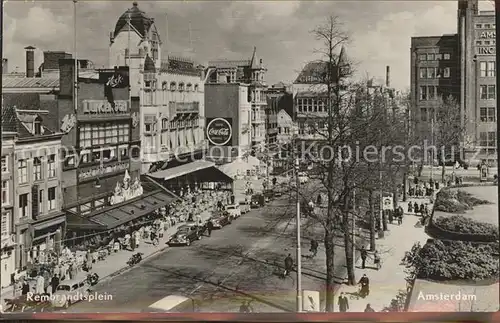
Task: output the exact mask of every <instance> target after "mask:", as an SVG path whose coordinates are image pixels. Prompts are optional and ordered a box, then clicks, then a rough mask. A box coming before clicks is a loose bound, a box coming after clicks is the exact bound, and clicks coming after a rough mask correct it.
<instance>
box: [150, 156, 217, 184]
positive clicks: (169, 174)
mask: <svg viewBox="0 0 500 323" xmlns="http://www.w3.org/2000/svg"><path fill="white" fill-rule="evenodd" d="M210 167H213V168H215V163H212V162H208V161H206V160H195V161H194V162H192V163H188V164H185V165H181V166H177V167H172V168H169V169H165V170H160V171H158V172H154V173H151V174H148V176H149V177H152V178H157V179H163V180H166V181H167V180H169V179H172V178H176V177H180V176H182V175H186V174H190V173H194V172H197V171H200V170H204V169H207V168H210Z"/></svg>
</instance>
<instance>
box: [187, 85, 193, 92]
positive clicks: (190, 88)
mask: <svg viewBox="0 0 500 323" xmlns="http://www.w3.org/2000/svg"><path fill="white" fill-rule="evenodd" d="M192 89H193V86H192V85H191V83H188V84H187V85H186V91H191V90H192Z"/></svg>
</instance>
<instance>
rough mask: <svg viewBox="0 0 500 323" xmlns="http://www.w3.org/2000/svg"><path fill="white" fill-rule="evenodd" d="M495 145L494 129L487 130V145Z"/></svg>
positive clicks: (495, 135)
mask: <svg viewBox="0 0 500 323" xmlns="http://www.w3.org/2000/svg"><path fill="white" fill-rule="evenodd" d="M496 146H497V133H496V131H490V132H488V147H496Z"/></svg>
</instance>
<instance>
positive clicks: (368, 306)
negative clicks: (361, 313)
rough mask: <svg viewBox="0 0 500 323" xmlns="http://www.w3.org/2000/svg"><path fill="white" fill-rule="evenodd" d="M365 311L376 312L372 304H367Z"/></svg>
mask: <svg viewBox="0 0 500 323" xmlns="http://www.w3.org/2000/svg"><path fill="white" fill-rule="evenodd" d="M365 312H366V313H368V312H375V310H374V309H373V308H372V307H371V305H370V304H366V308H365Z"/></svg>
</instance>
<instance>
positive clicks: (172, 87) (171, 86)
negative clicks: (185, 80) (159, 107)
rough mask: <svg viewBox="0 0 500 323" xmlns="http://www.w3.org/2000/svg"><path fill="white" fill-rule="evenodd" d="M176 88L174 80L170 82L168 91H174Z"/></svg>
mask: <svg viewBox="0 0 500 323" xmlns="http://www.w3.org/2000/svg"><path fill="white" fill-rule="evenodd" d="M176 89H177V85H176V84H175V82H170V91H175V90H176Z"/></svg>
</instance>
